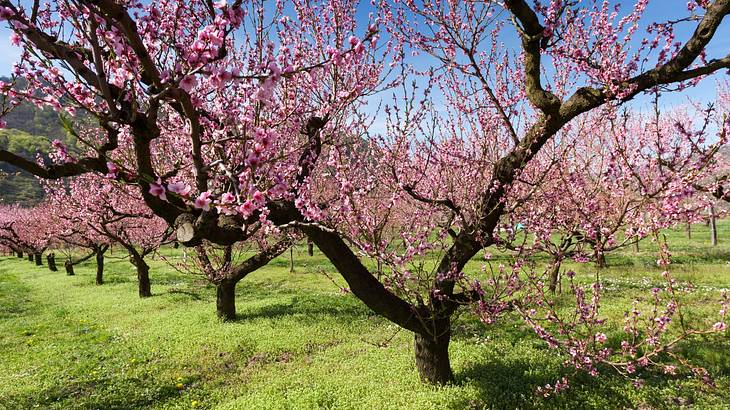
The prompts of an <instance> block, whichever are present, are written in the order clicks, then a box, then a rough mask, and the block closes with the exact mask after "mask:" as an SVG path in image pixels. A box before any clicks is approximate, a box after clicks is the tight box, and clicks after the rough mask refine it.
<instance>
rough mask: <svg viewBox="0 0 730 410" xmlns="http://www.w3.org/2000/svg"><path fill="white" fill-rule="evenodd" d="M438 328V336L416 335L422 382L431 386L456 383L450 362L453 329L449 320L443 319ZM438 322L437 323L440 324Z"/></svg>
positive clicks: (417, 363)
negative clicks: (450, 342) (450, 343)
mask: <svg viewBox="0 0 730 410" xmlns="http://www.w3.org/2000/svg"><path fill="white" fill-rule="evenodd" d="M438 322H441V323H440V324H439V325H438V326H436V328H437V329H438V330H439V331H440V332H439V333H440V334H437V335H435V336H434V335H428V334H426V335H423V334H420V333H414V335H415V343H414V347H415V349H414V350H415V353H416V367H417V368H418V374H419V375H420V376H421V380H422V381H423V382H426V383H430V384H440V385H444V384H448V383H451V382H453V381H454V373H453V372H452V371H451V363H450V362H449V341H450V339H451V329H450V323H449V322H450V321H449V319H441V320H439V321H438ZM438 322H437V323H438Z"/></svg>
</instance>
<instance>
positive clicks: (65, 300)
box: [0, 223, 730, 409]
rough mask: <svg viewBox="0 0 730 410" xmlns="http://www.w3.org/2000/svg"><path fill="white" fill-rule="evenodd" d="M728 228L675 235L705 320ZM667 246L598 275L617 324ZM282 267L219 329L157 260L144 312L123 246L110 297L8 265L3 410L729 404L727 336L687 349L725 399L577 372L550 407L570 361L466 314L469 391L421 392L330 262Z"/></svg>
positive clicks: (405, 343) (261, 276)
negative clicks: (554, 386) (549, 387)
mask: <svg viewBox="0 0 730 410" xmlns="http://www.w3.org/2000/svg"><path fill="white" fill-rule="evenodd" d="M720 227H721V231H720V241H721V242H720V245H719V246H718V247H716V248H711V247H709V234H708V233H707V228H706V227H704V226H694V227H693V238H692V239H691V240H688V239H686V237H685V233H684V231H683V230H679V231H677V232H671V233H670V234H669V236H670V238H669V240H670V244H671V250H672V252H673V254H674V257H673V261H674V263H673V265H672V266H671V272H672V275H673V276H674V277H676V278H677V279H678V280H680V281H683V282H684V281H691V282H692V283H693V284H694V285H695V286H696V288H697V290H696V291H694V292H692V293H689V294H688V295H686V296H685V299H684V300H685V303H686V304H687V306H688V308H689V316H688V317H689V318H690V320H692V321H694V322H703V321H707V320H710V319H711V316H712V315H714V314H716V313H717V309H718V305H717V304H716V303H715V299H716V296H717V294H718V291H719V290H720V289H728V288H730V267H728V264H727V262H728V261H729V260H730V224H727V223H723V224H721V225H720ZM656 250H657V247H656V244H652V243H651V242H650V241H643V242H642V244H641V247H640V252H639V253H638V254H634V253H633V251H632V250H631V249H630V248H629V249H626V250H623V251H621V252H617V253H615V254H611V255H609V256H608V263H609V265H610V266H609V268H607V269H604V270H602V271H601V272H600V277H601V280H602V281H603V283H604V286H605V288H606V293H605V296H604V303H603V307H604V308H605V309H604V312H605V314H606V315H608V316H609V317H610V318H612V319H614V320H619V319H620V318H621V317H622V315H623V312H624V311H625V310H626V309H627V308H628V307H629V306H630V305H631V303H632V301H633V300H634V299H636V298H641V297H644V296H645V295H646V291H647V290H648V289H650V288H651V287H653V286H655V284H659V283H661V276H660V272H661V270H660V269H659V268H658V267H657V266H656V259H657V255H656ZM163 252H164V253H165V255H166V256H167V257H168V258H169V259H174V258H179V257H181V255H182V250H180V249H177V250H174V249H164V250H163ZM284 255H285V256H283V257H280V258H278V259H277V260H275V261H274V262H273V263H271V264H270V265H269V266H267V267H266V268H264V269H261V270H259V271H257V272H255V273H253V274H251V275H250V276H249V277H247V278H246V279H244V280H243V281H242V282H241V283H240V284H239V286H238V293H237V307H238V320H237V321H235V322H233V323H221V322H219V321H218V320H217V319H216V318H215V301H214V289H213V288H212V287H211V286H209V285H208V284H207V283H206V282H205V281H204V280H203V279H202V278H201V277H196V276H192V275H185V274H181V273H179V272H177V271H175V270H174V269H172V268H170V267H169V266H168V265H167V264H165V263H164V262H162V261H161V260H159V259H156V260H154V261H152V262H151V265H152V267H153V269H152V271H151V276H152V291H153V293H154V297H152V298H149V299H144V300H143V299H140V298H138V297H137V292H136V282H135V273H134V270H133V268H132V266H131V265H130V264H129V263H128V261H126V260H125V259H115V258H121V257H122V256H123V254H121V250H120V249H115V250H114V252H113V254H112V255H111V258H108V260H107V274H106V277H105V279H106V282H107V283H106V284H105V285H103V286H96V285H94V284H93V283H94V276H93V275H94V266H93V263H92V262H91V261H89V262H86V263H84V264H82V265H80V266H78V267H77V269H76V272H77V275H76V276H72V277H69V276H66V275H65V274H64V273H63V272H62V271H61V272H57V273H51V272H49V271H48V270H46V268H45V267H36V266H34V265H32V264H31V263H30V262H28V261H26V260H20V259H15V258H8V257H4V258H2V259H0V351H2V354H1V355H0V366H1V368H2V371H0V408H7V409H25V408H34V407H35V408H44V409H45V408H57V409H73V408H103V409H109V408H119V409H128V408H139V407H142V408H150V407H152V408H180V409H189V408H224V409H258V408H272V409H283V408H297V409H299V408H301V409H308V408H333V409H334V408H337V409H340V408H362V409H382V408H393V409H397V408H412V409H432V408H454V409H462V408H490V407H495V408H532V407H553V408H667V407H676V406H679V405H694V406H696V407H697V408H711V407H714V408H727V407H730V354H728V353H727V352H729V351H730V343H729V342H728V339H727V337H726V338H724V339H721V340H720V341H719V342H718V341H716V340H717V339H705V340H700V341H699V342H698V343H696V344H694V345H691V346H689V345H685V346H683V349H685V354H687V355H688V356H690V357H692V358H693V360H694V361H695V362H697V363H698V364H699V365H703V366H706V367H707V368H708V369H709V370H710V371H711V372H712V374H714V375H715V376H716V378H717V384H718V387H717V388H716V389H714V390H708V389H706V388H705V387H703V386H701V384H700V383H698V382H696V381H695V380H693V379H687V378H686V377H676V378H671V377H668V376H664V375H661V374H654V373H649V374H645V375H642V376H643V377H645V378H646V379H647V386H646V387H645V388H643V389H640V390H637V389H635V388H634V387H633V385H632V384H631V382H630V381H628V380H625V379H623V378H621V377H618V376H615V375H609V376H608V377H605V378H601V379H591V378H589V377H583V376H580V377H578V379H577V380H574V381H573V387H572V388H571V389H570V390H569V391H568V392H566V393H564V394H562V395H559V396H556V397H553V398H549V399H542V398H537V397H535V395H534V394H533V392H534V389H535V388H536V387H537V386H539V385H542V384H545V383H552V382H554V381H555V380H556V379H557V378H559V377H560V376H561V375H562V374H564V371H563V370H562V369H561V365H560V363H561V358H560V357H558V356H556V355H555V354H554V353H553V352H552V351H550V350H548V349H547V348H546V346H545V345H544V344H543V343H541V342H540V341H539V340H537V339H536V338H535V337H534V336H533V335H532V334H531V333H530V331H529V330H528V329H526V328H525V327H524V326H523V325H522V324H521V323H520V322H519V320H516V319H514V318H510V317H506V318H505V320H503V321H501V322H499V323H498V324H496V325H493V326H484V325H482V324H480V323H478V322H477V321H476V320H475V319H474V317H473V316H472V315H471V314H469V312H463V313H462V314H461V315H459V318H458V320H457V322H456V323H455V326H454V329H455V330H454V338H453V339H454V340H453V343H452V345H451V357H452V365H453V367H454V371H455V374H456V378H457V384H456V385H454V386H448V387H444V388H436V387H431V386H426V385H423V384H421V383H420V382H419V380H418V375H417V372H416V370H415V366H414V364H413V348H412V335H411V334H410V333H409V332H407V331H403V330H398V328H397V327H395V326H394V325H392V324H390V323H389V322H388V321H386V320H385V319H382V318H380V317H378V316H375V315H374V314H372V313H371V312H370V311H369V310H368V309H367V308H366V307H365V306H363V305H362V303H361V302H359V301H358V300H357V299H356V298H354V297H353V296H352V295H348V294H343V293H342V292H340V289H339V286H345V283H344V281H343V280H342V279H341V278H340V277H339V276H338V275H337V274H336V273H335V272H334V270H333V269H332V268H331V267H330V265H329V264H328V263H327V261H326V260H325V258H324V257H323V256H322V255H321V254H320V253H319V252H316V254H315V256H314V257H309V256H307V255H306V249H305V248H304V247H300V248H297V249H296V251H295V268H296V269H295V273H289V260H288V253H285V254H284ZM566 267H567V268H572V269H575V270H576V271H577V272H578V276H577V278H578V280H579V282H581V283H589V282H590V281H591V280H593V278H594V277H595V273H596V270H595V268H594V267H593V266H592V265H591V264H574V263H570V264H567V265H566ZM323 270H324V271H326V272H328V273H329V274H330V276H331V277H332V278H333V279H334V281H335V282H336V283H332V281H330V279H328V278H327V277H325V276H324V275H322V274H321V272H322V271H323ZM564 289H565V288H564ZM563 299H564V300H565V301H567V300H568V296H567V295H563ZM613 331H614V332H615V333H617V332H618V330H617V329H614V330H613ZM609 333H610V332H609ZM609 337H611V335H610V334H609Z"/></svg>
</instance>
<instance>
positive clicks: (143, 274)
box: [131, 254, 152, 298]
mask: <svg viewBox="0 0 730 410" xmlns="http://www.w3.org/2000/svg"><path fill="white" fill-rule="evenodd" d="M131 256H132V264H133V265H134V266H135V267H136V268H137V283H138V285H139V297H141V298H148V297H151V296H152V289H151V288H152V285H151V284H150V266H149V265H148V264H147V262H145V261H144V258H142V256H141V255H134V254H133V255H131Z"/></svg>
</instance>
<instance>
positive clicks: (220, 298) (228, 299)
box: [215, 281, 236, 321]
mask: <svg viewBox="0 0 730 410" xmlns="http://www.w3.org/2000/svg"><path fill="white" fill-rule="evenodd" d="M215 291H216V292H215V293H216V299H215V307H216V313H217V314H218V317H219V318H220V319H221V320H223V321H229V320H234V319H235V318H236V282H235V281H222V282H220V283H217V284H216V285H215Z"/></svg>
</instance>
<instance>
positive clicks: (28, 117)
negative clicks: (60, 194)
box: [0, 77, 75, 205]
mask: <svg viewBox="0 0 730 410" xmlns="http://www.w3.org/2000/svg"><path fill="white" fill-rule="evenodd" d="M0 81H5V82H9V81H10V80H9V79H7V78H2V77H0ZM3 120H4V121H5V122H6V123H7V126H6V128H5V129H0V149H5V150H8V151H10V152H14V153H16V154H20V155H22V156H23V157H25V158H28V159H31V160H32V159H35V158H36V156H37V154H38V153H40V154H41V155H42V156H43V157H44V158H45V159H46V160H47V159H48V157H47V153H48V150H49V148H50V146H51V141H53V140H54V139H60V140H61V141H64V142H65V143H67V144H69V145H70V146H71V147H73V146H74V145H75V144H74V141H72V138H71V137H70V136H69V135H68V134H67V133H66V131H65V130H64V129H63V127H62V126H61V122H60V119H59V116H58V113H56V112H55V111H53V110H52V109H50V108H46V109H40V108H38V107H36V106H34V105H32V104H21V105H19V106H17V107H15V108H14V109H13V110H12V111H11V112H10V113H8V114H7V115H6V116H5V117H3ZM41 199H43V189H42V188H41V186H40V184H39V183H38V181H37V180H36V178H35V177H34V176H33V175H31V174H29V173H27V172H25V171H21V170H19V169H17V168H15V167H13V166H11V165H8V164H4V163H0V203H22V204H28V205H32V204H34V203H37V202H39V201H40V200H41Z"/></svg>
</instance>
